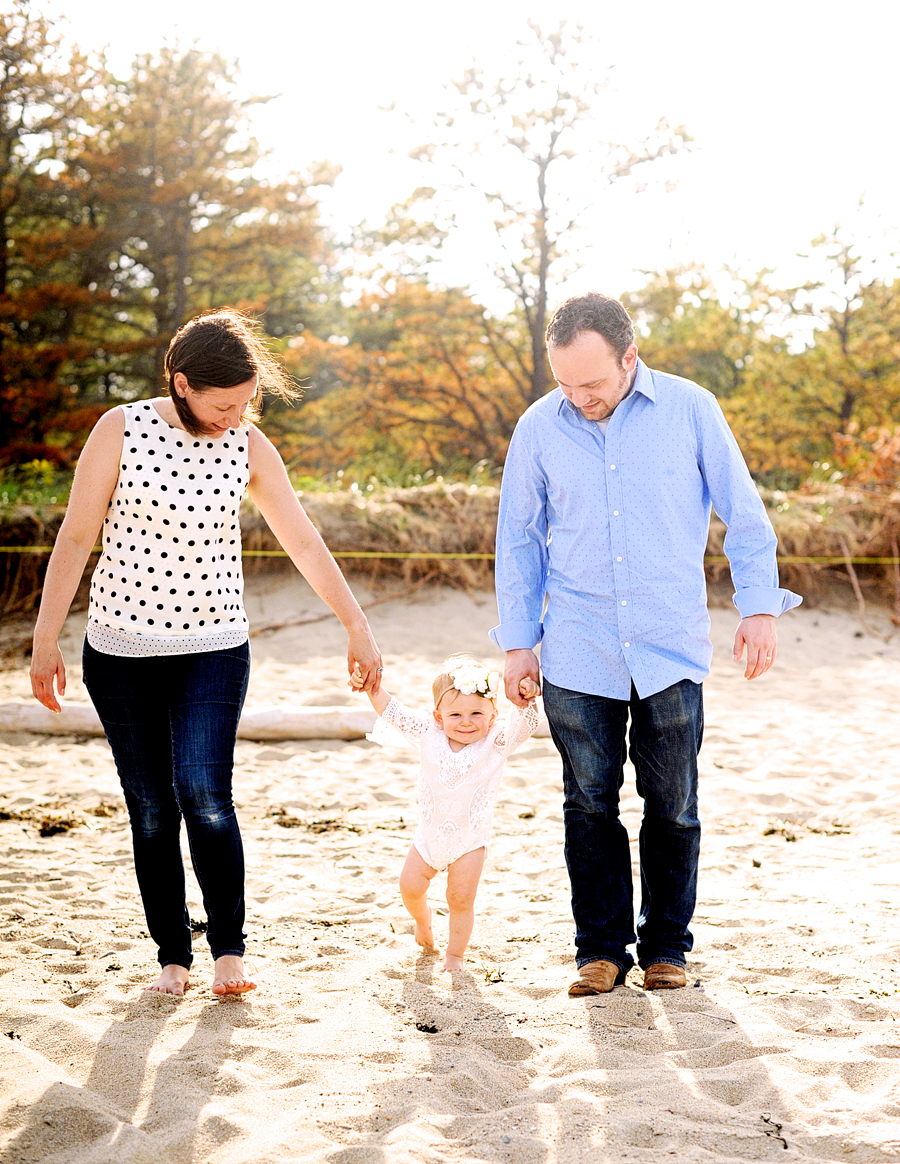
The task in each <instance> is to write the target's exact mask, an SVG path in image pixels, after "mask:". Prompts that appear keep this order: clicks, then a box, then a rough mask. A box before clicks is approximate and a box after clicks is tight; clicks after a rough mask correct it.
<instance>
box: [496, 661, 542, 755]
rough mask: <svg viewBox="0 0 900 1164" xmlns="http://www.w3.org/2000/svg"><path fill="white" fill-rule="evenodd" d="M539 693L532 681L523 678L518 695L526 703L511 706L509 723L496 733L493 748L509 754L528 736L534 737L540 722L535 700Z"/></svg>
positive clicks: (539, 690) (538, 688)
mask: <svg viewBox="0 0 900 1164" xmlns="http://www.w3.org/2000/svg"><path fill="white" fill-rule="evenodd" d="M540 693H541V689H540V687H538V685H537V683H535V682H534V680H533V679H528V678H525V679H523V680H522V681H521V682H520V683H519V694H520V695H521V696H522V698H523V699H527V700H528V703H527V704H526V705H525V706H524V707H518V706H515V705H514V706H513V709H512V714H511V716H510V719H509V723H508V724H507V725H505V726H504V727H503V728H501V729H500V731H499V732H498V733H497V738H496V740H495V741H494V746H495V747H497V748H503V749H505V750H506V752H507V753H509V752H512V751H513V750H514V749H515V748H518V746H519V745H520V744H524V743H525V741H526V740H527V739H528V738H529V736H533V735H534V733H535V732H536V731H537V726H538V722H539V720H540V712H539V711H538V707H537V703H536V702H535V698H536V697H537V696H538V695H540Z"/></svg>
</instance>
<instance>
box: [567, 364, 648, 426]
mask: <svg viewBox="0 0 900 1164" xmlns="http://www.w3.org/2000/svg"><path fill="white" fill-rule="evenodd" d="M557 392H559V404H558V406H557V409H556V413H557V415H559V414H560V413H561V412H562V410H563V408H564V407H565V405H567V404H568V405H569V408H570V409H571V410H572V411H573V412H578V409H577V408H576V407H575V405H574V404H572V402H571V401H570V400H569V398H568V397H567V396H566V395H565V393H564V392H563V391H562V389H560V388H557ZM632 392H640V394H641V395H642V396H646V397H647V399H648V400H651V401H652V402H653V403H654V404H655V403H656V388H655V387H654V384H653V373H652V372H651V371H650V369H649V368H648V367H647V365H646V364H645V363H644V361H643V360H641V359H638V362H637V374H636V375H635V377H634V383H633V384H632V386H631V392H629V394H628V396H630V395H631V393H632ZM628 396H626V397H625V399H626V400H627V399H628ZM579 415H580V413H579Z"/></svg>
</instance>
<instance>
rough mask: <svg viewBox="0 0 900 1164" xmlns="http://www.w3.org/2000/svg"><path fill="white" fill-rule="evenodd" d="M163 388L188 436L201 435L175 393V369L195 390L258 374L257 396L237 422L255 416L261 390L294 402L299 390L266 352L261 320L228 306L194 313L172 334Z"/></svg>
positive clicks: (184, 402) (202, 431)
mask: <svg viewBox="0 0 900 1164" xmlns="http://www.w3.org/2000/svg"><path fill="white" fill-rule="evenodd" d="M165 371H166V390H167V392H168V393H169V396H170V397H171V398H172V403H173V404H174V405H175V411H176V412H177V413H178V417H179V419H180V420H181V423H182V424H183V425H184V427H185V428H186V429H187V431H188V432H189V433H190V434H191V436H203V435H205V431H206V430H205V429H204V428H203V426H202V425H200V424H199V423H198V422H197V418H196V417H195V416H194V414H193V412H191V408H190V405H189V404H188V402H187V400H185V399H184V398H183V397H182V396H179V394H178V393H177V392H176V391H175V386H174V379H175V373H176V372H181V373H182V374H183V375H184V376H185V377H186V379H187V382H188V384H189V385H190V387H191V388H192V389H193V390H194V391H195V392H202V391H203V390H204V388H235V387H237V385H238V384H246V383H247V381H248V380H252V379H253V377H254V376H258V377H259V384H258V387H257V391H256V395H255V396H254V397H253V399H252V400H251V401H250V403H249V404H248V405H247V408H246V409H245V411H244V414H243V415H242V417H241V420H242V421H244V420H246V421H251V422H252V421H255V420H258V419H259V416H260V407H261V405H262V398H263V394H264V393H265V392H270V393H272V394H273V395H275V396H280V397H281V398H282V399H283V400H295V399H296V398H297V397H298V396H299V395H300V390H299V389H298V388H297V386H296V385H295V384H294V382H293V380H292V379H291V378H290V376H289V375H288V373H287V372H286V371H285V369H284V367H283V366H282V365H281V364H280V363H279V362H278V360H276V359H275V357H274V356H273V355H272V353H271V352H270V351H269V348H268V346H267V345H266V341H265V339H264V338H263V334H262V328H261V326H260V324H259V323H258V322H257V321H256V320H255V319H251V318H250V316H248V315H244V314H243V312H240V311H236V310H234V309H233V308H231V307H223V308H220V309H219V310H217V311H210V312H207V313H206V314H205V315H198V316H196V318H194V319H192V320H190V321H189V322H188V323H186V324H185V325H184V326H183V327H181V328H179V329H178V331H177V332H176V333H175V335H174V336H173V337H172V342H171V343H170V344H169V348H168V351H167V352H166V362H165Z"/></svg>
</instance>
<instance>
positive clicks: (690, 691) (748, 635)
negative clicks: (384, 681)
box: [491, 294, 801, 996]
mask: <svg viewBox="0 0 900 1164" xmlns="http://www.w3.org/2000/svg"><path fill="white" fill-rule="evenodd" d="M546 338H547V353H548V356H549V360H550V366H551V368H552V370H553V375H554V377H555V378H556V382H557V385H558V387H557V389H556V390H555V391H553V392H550V393H548V395H547V396H545V397H544V398H543V399H542V400H539V401H537V403H535V404H533V405H532V406H531V408H529V409H528V411H527V412H526V413H525V414H524V415H523V416H522V417H521V419H520V420H519V423H518V425H517V427H516V431H515V433H514V435H513V439H512V443H511V445H510V449H509V455H508V457H507V461H506V467H505V469H504V474H503V489H502V493H501V499H500V517H499V523H498V530H497V571H496V576H497V600H498V605H499V608H500V625H499V626H498V627H496V628H495V629H494V630H493V631H491V637H492V639H493V640H494V642H495V643H496V644H497V645H498V646H499V647H500V648H501V649H502V650H504V651H506V652H507V655H506V669H505V675H504V679H505V685H506V693H507V695H508V697H509V698H510V699H511V700H512V701H513V702H514V703H517V704H519V705H520V706H521V705H522V704H523V703H524V700H523V699H522V697H521V696H520V694H519V683H520V682H521V681H522V680H523V679H525V678H530V679H533V680H534V681H535V682H537V681H538V679H539V669H538V660H537V657H536V656H535V654H534V648H535V646H536V645H537V644H538V642H540V643H541V667H542V668H543V672H544V682H543V694H544V708H545V710H546V713H547V719H548V720H549V723H550V730H551V733H552V735H553V740H554V742H555V744H556V746H557V748H558V749H559V752H560V755H561V756H562V761H563V784H564V793H565V804H564V815H565V838H566V863H567V865H568V869H569V879H570V881H571V886H572V912H573V914H574V916H575V944H576V964H577V966H578V970H579V978H578V980H577V981H576V982H573V983H572V985H571V986H570V988H569V994H570V995H573V996H576V995H583V994H599V993H603V992H605V991H609V990H612V989H613V987H614V986H615V985H616V984H618V983H621V982H623V981H624V979H625V975H626V974H627V973H628V971H629V970H630V969H631V967H632V966H633V965H634V959H633V957H632V955H631V953H630V952H629V950H628V947H629V946H630V945H631V943H633V942H634V941H635V930H634V914H633V907H632V883H631V855H630V850H629V842H628V834H627V832H626V830H625V828H624V826H623V825H622V823H621V821H620V819H619V789H620V788H621V786H622V781H623V765H624V762H625V757H626V740H625V737H626V726H627V723H628V718H629V715H630V717H631V728H630V732H629V743H630V755H631V759H632V762H633V763H634V766H635V769H636V772H637V790H638V793H639V794H640V795H641V796H642V797H643V800H644V814H643V820H642V822H641V831H640V844H639V851H640V868H641V907H640V914H639V917H638V923H637V935H636V936H637V960H638V963H639V964H640V966H641V967H642V968H643V970H644V989H646V990H655V989H661V988H667V987H668V988H671V987H679V986H684V985H685V984H686V975H685V955H686V954H687V953H688V952H689V951H690V949H691V946H692V944H693V938H692V936H691V932H690V930H689V929H688V925H689V923H690V920H691V917H692V915H693V912H694V905H695V901H696V887H697V863H698V857H699V850H700V821H699V819H698V817H697V753H698V751H699V748H700V744H701V740H702V736H703V702H702V681H703V679H704V678H705V676H706V675H707V674H708V673H709V663H710V660H711V657H712V645H711V643H710V641H709V615H708V612H707V608H706V584H705V576H704V571H703V554H704V550H705V547H706V539H707V534H708V530H709V517H710V508H711V505H714V506H715V508H716V512H717V513H718V514H719V516H720V517H721V518H722V520H723V521H724V522H725V524H726V525H727V526H728V534H727V537H726V539H725V552H726V554H727V555H728V559H729V562H730V564H731V574H732V579H733V581H734V586H735V591H736V593H735V596H734V602H735V605H736V606H737V608H738V610H739V612H740V614H741V622H740V625H739V626H738V629H737V633H736V635H735V640H734V658H735V660H738V659H740V658H741V657H742V656H743V653H744V651H745V650H746V652H747V663H746V669H745V671H744V674H745V677H746V678H747V679H755V678H756V677H757V676H759V675H762V674H764V673H765V672H766V671H768V669H769V668H770V667H771V666H772V663H773V662H774V659H775V647H776V633H775V618H776V617H777V616H778V615H779V614H781V613H782V612H783V611H785V610H789V609H790V608H791V607H793V606H797V605H798V604H799V603H800V601H801V599H800V598H799V597H798V596H797V595H795V594H792V593H790V591H787V590H781V589H779V587H778V571H777V567H776V563H775V549H776V539H775V534H774V532H773V530H772V527H771V524H770V523H769V519H768V517H767V515H766V511H765V508H764V506H763V504H762V502H761V500H760V497H759V494H758V492H757V490H756V487H755V485H754V484H753V481H752V479H751V477H750V474H749V472H748V471H747V467H746V465H745V464H744V461H743V458H742V457H741V453H740V450H739V448H738V446H737V443H736V442H735V439H734V437H733V436H732V434H731V431H730V430H729V428H728V425H727V423H726V421H725V418H724V416H723V415H722V412H721V409H720V408H719V406H718V404H717V403H716V400H715V397H714V396H712V394H711V393H709V392H707V391H706V390H705V389H703V388H700V387H698V386H697V385H696V384H692V383H690V381H687V380H682V379H681V378H679V377H677V376H670V375H666V374H665V373H662V372H651V371H650V369H649V368H647V366H646V365H645V364H644V363H643V362H642V361H641V360H639V359H638V350H637V347H636V346H635V342H634V328H633V326H632V323H631V320H630V318H629V317H628V313H627V312H626V311H625V308H624V307H623V306H622V304H621V303H619V302H618V300H616V299H610V298H607V297H606V296H604V295H599V294H590V295H582V296H579V297H577V298H573V299H569V300H567V302H565V303H564V304H563V305H562V306H561V307H560V308H559V309H558V310H557V311H556V314H555V315H554V316H553V318H552V319H551V321H550V323H549V325H548V327H547V335H546ZM545 599H546V600H547V609H546V613H545V614H544V616H543V621H542V617H541V615H542V611H543V609H544V601H545Z"/></svg>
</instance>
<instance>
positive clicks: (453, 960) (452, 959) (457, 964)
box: [441, 954, 465, 974]
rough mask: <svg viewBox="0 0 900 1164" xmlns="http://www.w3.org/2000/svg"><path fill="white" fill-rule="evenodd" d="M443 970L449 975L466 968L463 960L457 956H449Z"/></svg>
mask: <svg viewBox="0 0 900 1164" xmlns="http://www.w3.org/2000/svg"><path fill="white" fill-rule="evenodd" d="M441 969H442V970H446V971H447V973H448V974H452V973H453V971H454V970H463V969H465V967H464V966H463V960H462V958H457V956H456V955H455V954H447V955H445V957H444V965H443V966H442V967H441Z"/></svg>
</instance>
